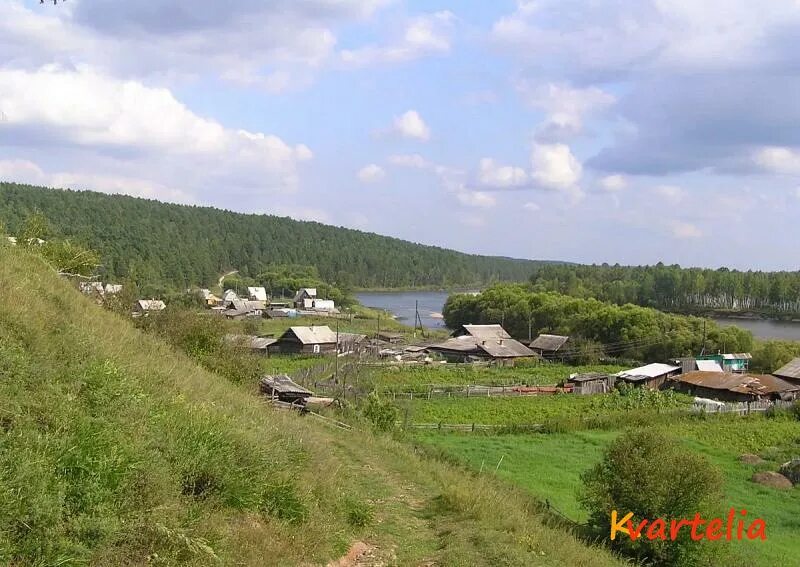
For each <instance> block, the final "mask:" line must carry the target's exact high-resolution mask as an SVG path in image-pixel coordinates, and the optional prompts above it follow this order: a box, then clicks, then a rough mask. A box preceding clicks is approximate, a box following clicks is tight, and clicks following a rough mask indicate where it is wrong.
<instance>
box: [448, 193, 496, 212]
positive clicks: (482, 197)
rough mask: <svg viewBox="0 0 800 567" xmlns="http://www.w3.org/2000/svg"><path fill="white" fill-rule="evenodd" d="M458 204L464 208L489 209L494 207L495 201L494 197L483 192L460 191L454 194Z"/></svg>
mask: <svg viewBox="0 0 800 567" xmlns="http://www.w3.org/2000/svg"><path fill="white" fill-rule="evenodd" d="M456 198H457V199H458V202H459V203H461V204H462V205H464V206H466V207H478V208H489V207H494V206H495V205H496V204H497V201H496V200H495V198H494V195H491V194H490V193H485V192H483V191H470V190H467V189H465V190H462V191H458V192H457V193H456Z"/></svg>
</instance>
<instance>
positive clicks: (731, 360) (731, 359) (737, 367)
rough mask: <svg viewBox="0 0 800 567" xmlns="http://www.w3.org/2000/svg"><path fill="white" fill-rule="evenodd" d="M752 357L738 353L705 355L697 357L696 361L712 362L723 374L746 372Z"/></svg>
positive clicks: (744, 353)
mask: <svg viewBox="0 0 800 567" xmlns="http://www.w3.org/2000/svg"><path fill="white" fill-rule="evenodd" d="M752 358H753V356H752V355H751V354H750V353H749V352H738V353H728V354H707V355H703V356H698V357H697V361H698V362H700V361H702V360H712V361H714V362H716V363H717V364H718V365H719V366H720V367H721V368H722V371H723V372H742V373H744V372H747V371H748V370H749V368H750V360H751V359H752Z"/></svg>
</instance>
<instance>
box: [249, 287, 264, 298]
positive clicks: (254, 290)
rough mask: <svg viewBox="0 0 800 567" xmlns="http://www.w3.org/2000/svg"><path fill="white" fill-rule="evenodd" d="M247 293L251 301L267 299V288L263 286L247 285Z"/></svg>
mask: <svg viewBox="0 0 800 567" xmlns="http://www.w3.org/2000/svg"><path fill="white" fill-rule="evenodd" d="M247 294H248V298H249V299H250V300H251V301H267V290H266V289H264V288H263V287H248V288H247Z"/></svg>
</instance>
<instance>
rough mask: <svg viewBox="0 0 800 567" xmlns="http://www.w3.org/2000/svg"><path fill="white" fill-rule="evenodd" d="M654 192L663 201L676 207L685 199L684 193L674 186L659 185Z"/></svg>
mask: <svg viewBox="0 0 800 567" xmlns="http://www.w3.org/2000/svg"><path fill="white" fill-rule="evenodd" d="M654 191H655V192H656V193H658V194H659V195H660V196H661V197H662V198H664V199H665V200H667V201H669V202H670V203H673V204H676V205H677V204H678V203H680V202H681V201H683V199H684V198H685V197H686V192H685V191H684V190H683V189H681V188H680V187H678V186H676V185H659V186H658V187H656V188H655V189H654Z"/></svg>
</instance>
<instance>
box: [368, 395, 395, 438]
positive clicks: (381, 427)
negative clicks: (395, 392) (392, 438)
mask: <svg viewBox="0 0 800 567" xmlns="http://www.w3.org/2000/svg"><path fill="white" fill-rule="evenodd" d="M361 413H362V414H363V415H364V417H365V418H366V419H367V420H369V421H370V422H371V423H372V426H373V427H374V428H375V429H376V430H378V431H389V430H390V429H392V428H394V425H395V423H396V422H397V419H398V416H399V410H398V409H397V407H396V406H395V405H394V404H392V402H391V401H389V400H388V399H384V398H382V397H381V396H379V395H378V394H377V393H376V392H372V393H371V394H370V395H369V396H367V402H366V404H365V405H364V409H363V410H362V412H361Z"/></svg>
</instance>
